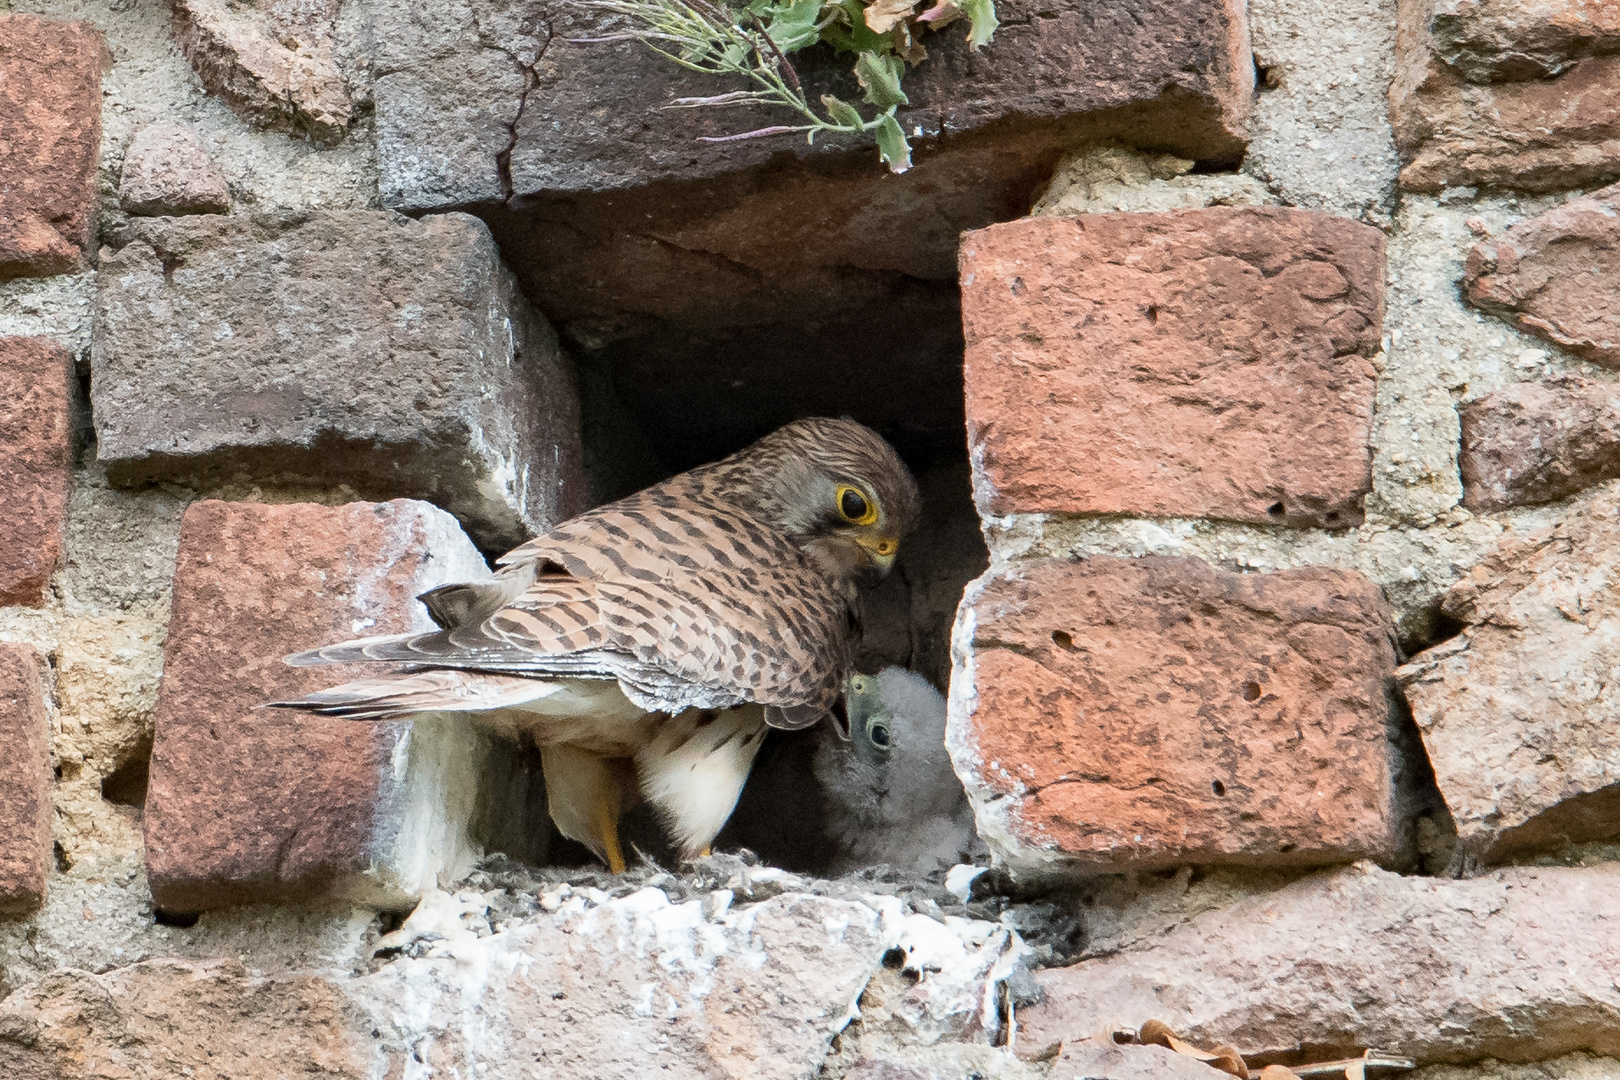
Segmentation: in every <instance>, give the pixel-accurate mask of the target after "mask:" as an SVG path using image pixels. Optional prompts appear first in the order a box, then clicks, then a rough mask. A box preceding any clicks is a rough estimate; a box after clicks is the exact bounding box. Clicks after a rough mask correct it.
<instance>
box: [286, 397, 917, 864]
mask: <svg viewBox="0 0 1620 1080" xmlns="http://www.w3.org/2000/svg"><path fill="white" fill-rule="evenodd" d="M917 512H918V497H917V485H916V482H915V481H914V480H913V479H912V477H911V473H910V472H909V471H907V469H906V467H905V465H904V464H903V463H902V462H901V460H900V458H899V456H898V455H897V454H896V453H895V452H894V449H893V447H891V446H890V445H889V444H888V443H887V442H885V441H884V440H883V439H882V437H880V436H879V435H878V434H877V433H876V432H874V431H872V430H870V429H869V428H866V427H863V426H862V425H860V424H857V423H855V422H854V421H852V420H826V419H812V420H800V421H797V422H795V423H792V424H789V425H787V426H786V427H784V428H781V429H780V430H778V431H775V432H773V433H772V434H770V435H767V436H766V437H765V438H763V439H761V440H759V441H758V442H756V443H754V444H753V445H752V446H750V447H748V448H746V449H744V450H741V451H738V452H737V453H735V454H733V455H731V456H730V457H728V458H725V459H723V460H721V461H717V462H714V463H713V464H710V465H704V466H701V467H699V468H696V469H693V470H692V471H690V472H686V473H682V474H681V475H679V476H676V477H673V478H671V479H669V480H665V481H664V482H663V483H660V484H655V485H654V486H652V487H650V488H647V489H646V490H645V491H641V492H638V493H637V494H635V495H631V496H629V497H628V498H624V499H620V500H619V501H618V502H614V503H609V504H607V505H606V506H601V507H598V508H597V509H595V510H591V511H589V512H587V513H585V514H581V515H580V516H579V517H576V518H573V519H571V520H569V521H566V522H564V523H562V524H561V525H559V526H557V527H556V528H555V529H553V530H552V531H551V532H549V533H546V534H545V535H544V536H539V537H536V538H535V539H533V540H530V541H529V542H528V543H526V544H524V545H522V546H521V547H518V548H517V549H515V550H513V551H511V552H509V553H507V554H506V555H505V556H503V557H502V558H501V559H500V563H499V566H500V569H499V570H498V571H497V573H496V575H495V577H494V579H493V580H489V581H478V582H471V583H468V584H462V585H445V586H441V587H440V588H437V589H433V590H431V591H429V592H426V593H423V594H422V596H421V597H420V599H421V600H422V602H423V603H424V604H425V605H426V606H427V609H428V612H429V614H430V615H432V617H433V620H434V622H436V623H437V624H438V625H439V626H440V628H441V629H439V630H438V631H435V632H427V633H414V634H399V635H393V636H388V637H375V638H363V639H360V640H358V641H350V642H346V643H344V644H340V645H330V646H327V647H325V648H321V649H315V650H312V651H310V652H304V653H298V654H296V655H294V656H291V657H288V663H290V664H293V665H295V666H307V665H313V664H336V663H353V662H355V661H366V660H374V661H385V662H393V663H396V664H404V665H406V666H405V667H404V668H403V669H402V670H400V671H398V672H397V673H395V674H391V675H387V676H384V677H380V678H375V679H366V680H363V681H360V682H352V683H347V684H345V685H343V686H338V687H335V688H333V689H331V690H325V691H322V692H320V693H317V694H312V695H310V696H309V697H307V698H304V699H302V700H299V701H284V702H273V703H272V704H274V705H277V706H280V707H285V708H295V709H305V710H308V711H310V712H316V713H321V714H323V715H326V716H340V717H347V718H350V719H356V720H385V719H396V718H400V717H408V716H411V715H413V714H416V713H423V712H465V713H469V714H471V715H472V717H473V719H474V721H475V722H477V723H479V724H482V725H484V726H487V727H488V728H490V729H492V730H495V731H497V732H499V733H501V734H504V735H507V736H516V737H527V738H530V739H532V740H533V741H534V742H535V743H536V744H537V745H538V746H539V747H540V753H541V764H542V769H543V772H544V774H545V780H546V791H547V800H548V809H549V810H550V812H551V817H552V820H553V821H555V822H556V824H557V828H558V831H560V832H561V833H562V834H563V835H564V836H566V837H569V838H570V839H573V840H577V841H579V842H580V843H582V844H584V845H586V846H587V847H589V848H590V849H591V850H593V851H594V852H596V854H597V855H598V856H600V857H601V858H602V859H603V860H604V861H605V862H607V864H608V866H609V867H610V868H611V869H612V870H613V871H614V872H615V873H618V872H620V871H622V870H623V869H624V858H623V855H622V854H621V851H620V847H619V838H618V819H619V816H620V815H621V814H622V813H623V812H624V811H625V810H627V809H628V808H629V807H630V806H631V805H632V804H633V803H635V802H636V801H637V797H638V795H639V796H640V797H641V798H645V799H646V800H647V801H648V802H650V803H652V804H653V805H654V806H655V807H656V808H657V809H658V810H659V812H660V814H661V816H662V817H663V818H664V821H665V823H666V825H667V826H668V828H669V831H670V834H671V837H672V839H674V841H675V842H676V843H677V844H678V845H679V846H680V847H681V849H682V851H683V852H684V853H685V854H686V855H687V856H688V857H690V856H693V855H696V854H698V853H700V852H701V851H703V850H705V849H707V847H708V845H709V843H710V842H711V841H712V840H713V839H714V836H715V834H716V833H718V832H719V831H720V827H721V826H722V825H724V824H725V821H726V818H728V817H729V816H730V815H731V811H732V808H733V807H734V806H735V805H736V802H737V796H738V793H739V792H740V791H741V790H742V785H743V782H744V781H745V780H746V779H747V777H748V770H749V768H750V767H751V766H752V764H753V760H754V754H755V753H756V752H757V751H758V750H759V745H760V742H761V740H762V739H763V737H764V733H765V728H766V726H771V727H779V728H788V729H793V728H803V727H808V726H809V725H811V724H814V723H815V722H816V721H818V720H820V719H821V718H822V717H823V716H825V715H827V714H828V712H829V711H830V710H831V709H832V708H833V705H834V704H835V702H836V701H837V699H838V697H839V695H840V693H841V691H842V688H843V682H844V678H845V676H846V675H847V674H848V672H849V666H850V656H851V651H852V648H853V643H854V637H855V635H856V632H857V628H858V625H859V619H858V608H857V605H858V599H859V598H858V585H859V583H860V582H861V580H862V579H863V578H867V577H877V576H880V575H882V574H884V573H886V572H887V571H888V569H889V568H890V567H891V566H892V565H893V564H894V559H895V555H896V553H897V552H898V550H899V544H900V540H901V538H902V537H903V536H904V535H905V534H906V533H907V532H908V531H910V529H911V527H912V525H913V524H914V523H915V521H916V518H917Z"/></svg>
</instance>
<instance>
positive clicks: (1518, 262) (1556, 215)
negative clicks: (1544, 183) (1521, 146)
mask: <svg viewBox="0 0 1620 1080" xmlns="http://www.w3.org/2000/svg"><path fill="white" fill-rule="evenodd" d="M1617 71H1620V69H1617ZM1463 292H1464V295H1466V296H1467V297H1468V302H1469V303H1471V304H1473V305H1474V306H1475V307H1477V308H1480V309H1482V310H1484V311H1489V312H1491V313H1492V314H1494V315H1500V316H1501V317H1502V318H1504V319H1507V320H1508V321H1509V322H1511V323H1513V324H1514V325H1515V326H1517V327H1518V328H1519V329H1521V330H1524V331H1526V332H1528V333H1531V334H1535V335H1536V336H1537V337H1542V338H1546V339H1547V340H1548V341H1551V342H1552V343H1554V344H1555V345H1560V346H1562V347H1564V348H1565V349H1568V350H1569V351H1570V352H1572V353H1574V354H1575V355H1577V356H1584V357H1585V358H1586V359H1588V360H1591V361H1593V362H1594V363H1598V364H1602V365H1603V366H1604V367H1610V368H1620V184H1614V185H1612V186H1610V187H1606V188H1603V189H1602V190H1601V191H1594V192H1592V194H1590V195H1587V196H1584V197H1582V198H1576V199H1571V200H1570V201H1569V202H1567V203H1565V204H1564V205H1563V206H1560V207H1557V208H1555V209H1552V210H1548V211H1547V212H1546V213H1543V214H1537V215H1536V216H1535V217H1532V218H1528V219H1526V220H1524V221H1521V222H1519V223H1518V224H1516V225H1513V226H1512V227H1511V228H1509V229H1508V230H1507V231H1506V232H1504V233H1503V234H1502V235H1500V236H1497V237H1495V238H1493V239H1490V240H1487V241H1484V242H1482V243H1479V244H1475V245H1474V248H1473V250H1472V251H1470V252H1469V253H1468V262H1467V269H1466V273H1465V275H1464V277H1463Z"/></svg>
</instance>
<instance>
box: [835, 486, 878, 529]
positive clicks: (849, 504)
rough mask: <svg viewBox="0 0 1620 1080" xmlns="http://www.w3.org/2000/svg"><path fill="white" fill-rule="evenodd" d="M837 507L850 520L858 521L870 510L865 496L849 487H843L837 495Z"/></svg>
mask: <svg viewBox="0 0 1620 1080" xmlns="http://www.w3.org/2000/svg"><path fill="white" fill-rule="evenodd" d="M838 509H839V511H840V512H841V513H842V514H843V515H844V516H845V517H846V518H848V519H849V520H851V521H860V520H861V519H862V518H864V517H866V515H867V514H868V513H870V512H871V507H870V506H869V505H868V504H867V501H866V496H865V495H862V494H861V493H860V492H858V491H856V490H855V489H854V488H851V487H847V488H845V489H844V490H843V493H842V494H840V495H839V496H838Z"/></svg>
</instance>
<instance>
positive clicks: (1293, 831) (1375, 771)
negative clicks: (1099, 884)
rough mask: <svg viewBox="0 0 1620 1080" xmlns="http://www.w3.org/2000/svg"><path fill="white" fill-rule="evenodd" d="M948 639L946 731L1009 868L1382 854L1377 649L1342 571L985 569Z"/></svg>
mask: <svg viewBox="0 0 1620 1080" xmlns="http://www.w3.org/2000/svg"><path fill="white" fill-rule="evenodd" d="M953 656H954V658H955V662H956V669H955V671H954V672H953V675H952V679H951V700H950V718H949V722H948V728H947V734H946V743H947V745H948V746H949V747H950V749H951V752H952V756H953V758H954V760H955V763H956V771H957V774H958V775H959V776H961V777H962V778H963V781H964V783H965V785H966V787H967V789H968V795H969V797H970V798H971V799H972V801H973V803H974V810H975V814H976V816H977V819H978V826H979V834H980V836H981V837H983V838H984V839H985V840H986V841H987V842H988V843H989V844H990V846H991V849H992V851H994V852H995V853H996V855H997V857H998V859H999V860H1000V861H1003V862H1005V863H1007V864H1008V865H1009V866H1010V867H1011V868H1012V869H1013V870H1014V871H1015V872H1017V873H1023V874H1028V875H1031V876H1048V875H1055V874H1060V873H1070V874H1072V873H1076V872H1079V873H1084V872H1091V873H1098V872H1102V871H1106V870H1115V869H1125V868H1129V867H1140V868H1157V867H1171V866H1176V865H1181V864H1185V863H1201V864H1203V863H1247V864H1304V865H1309V864H1313V863H1316V864H1320V863H1329V862H1340V861H1346V860H1349V859H1354V858H1358V857H1361V856H1364V855H1371V856H1374V857H1391V856H1393V855H1394V854H1395V852H1396V848H1397V846H1398V844H1399V842H1400V841H1399V835H1398V834H1399V831H1400V830H1399V823H1398V821H1397V818H1398V815H1399V807H1398V806H1397V805H1396V803H1397V796H1396V793H1395V790H1394V783H1395V778H1396V774H1397V771H1398V769H1399V762H1398V760H1397V753H1396V751H1395V749H1394V747H1393V744H1392V730H1391V729H1392V724H1393V721H1392V704H1391V689H1392V685H1391V684H1392V678H1391V677H1392V675H1393V672H1394V669H1395V647H1394V643H1393V641H1392V634H1391V629H1390V625H1389V612H1388V609H1387V607H1386V606H1385V604H1384V601H1383V599H1382V597H1381V596H1380V595H1379V593H1378V590H1377V588H1376V587H1375V586H1373V585H1372V584H1371V583H1370V582H1368V581H1367V580H1366V579H1365V578H1363V577H1361V576H1360V575H1358V574H1353V573H1346V572H1344V571H1341V570H1330V569H1326V568H1314V569H1305V570H1290V571H1281V572H1277V573H1272V574H1228V573H1225V572H1222V571H1217V570H1215V569H1213V568H1211V567H1210V566H1209V565H1208V564H1206V563H1203V562H1201V561H1200V560H1197V559H1187V558H1179V559H1178V558H1160V557H1147V558H1142V559H1119V558H1109V557H1097V558H1093V559H1089V560H1082V561H1078V562H1070V561H1067V560H1064V561H1042V562H1036V563H1028V564H1014V565H1012V566H1008V567H1005V568H1002V569H995V568H993V569H992V570H991V572H990V573H989V574H987V575H986V576H985V577H983V578H981V579H980V580H979V581H978V582H976V583H975V584H974V585H973V586H970V588H969V590H968V593H967V596H966V597H965V598H964V599H963V603H962V608H961V610H960V612H959V614H958V616H957V631H956V639H955V644H954V647H953Z"/></svg>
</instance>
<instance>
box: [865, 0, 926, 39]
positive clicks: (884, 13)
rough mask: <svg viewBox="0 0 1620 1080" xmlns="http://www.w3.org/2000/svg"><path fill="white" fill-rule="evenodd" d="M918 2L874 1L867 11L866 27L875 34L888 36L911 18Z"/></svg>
mask: <svg viewBox="0 0 1620 1080" xmlns="http://www.w3.org/2000/svg"><path fill="white" fill-rule="evenodd" d="M916 7H917V0H873V3H872V4H870V5H869V6H868V7H867V9H866V25H867V28H868V29H870V30H871V31H872V33H874V34H887V33H888V32H889V31H890V30H893V29H894V28H895V26H896V25H897V24H899V23H902V22H904V21H905V20H906V19H909V18H910V17H911V13H912V12H913V11H914V10H915V9H916Z"/></svg>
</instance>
